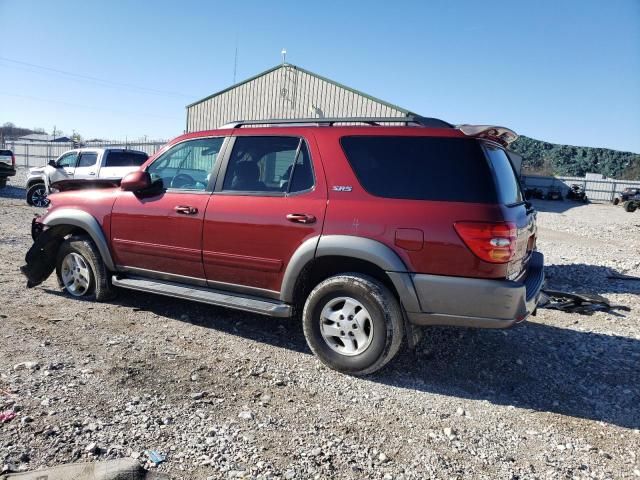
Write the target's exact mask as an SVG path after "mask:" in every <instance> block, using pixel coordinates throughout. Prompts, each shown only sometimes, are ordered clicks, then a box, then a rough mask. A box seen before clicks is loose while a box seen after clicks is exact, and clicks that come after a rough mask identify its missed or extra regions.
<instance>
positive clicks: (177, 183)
mask: <svg viewBox="0 0 640 480" xmlns="http://www.w3.org/2000/svg"><path fill="white" fill-rule="evenodd" d="M195 184H196V181H195V180H194V178H193V177H192V176H191V175H187V174H186V173H179V174H178V175H176V176H175V177H173V179H172V180H171V185H170V186H171V188H184V187H186V186H188V185H195Z"/></svg>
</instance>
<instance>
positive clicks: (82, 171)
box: [73, 150, 101, 180]
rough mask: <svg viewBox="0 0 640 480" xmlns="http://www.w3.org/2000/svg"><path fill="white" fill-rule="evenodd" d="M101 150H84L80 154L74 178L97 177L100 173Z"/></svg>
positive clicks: (86, 178) (87, 178)
mask: <svg viewBox="0 0 640 480" xmlns="http://www.w3.org/2000/svg"><path fill="white" fill-rule="evenodd" d="M100 155H101V152H100V151H98V150H83V151H81V152H80V154H79V155H78V163H77V165H76V170H75V173H74V174H73V178H74V179H81V180H89V179H91V180H92V179H95V178H96V177H97V175H98V160H99V158H100Z"/></svg>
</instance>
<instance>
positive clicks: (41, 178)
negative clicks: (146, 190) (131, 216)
mask: <svg viewBox="0 0 640 480" xmlns="http://www.w3.org/2000/svg"><path fill="white" fill-rule="evenodd" d="M147 158H149V156H148V155H147V154H146V153H144V152H140V151H138V150H126V149H122V148H78V149H75V150H69V151H68V152H65V153H63V154H62V155H61V156H60V157H58V159H56V160H51V161H50V162H49V163H48V164H47V165H45V166H44V167H37V168H30V169H29V176H28V177H27V203H28V204H29V205H33V206H35V207H46V206H47V205H48V204H49V200H48V198H47V196H48V195H49V193H50V192H51V188H52V186H53V188H55V184H56V183H58V182H62V181H65V180H80V181H83V180H85V181H87V183H92V181H95V180H113V181H118V180H121V179H122V177H124V176H125V175H126V174H127V173H129V172H133V171H135V170H137V169H138V168H139V167H140V165H142V164H143V163H144V162H145V161H146V160H147ZM74 183H75V182H74Z"/></svg>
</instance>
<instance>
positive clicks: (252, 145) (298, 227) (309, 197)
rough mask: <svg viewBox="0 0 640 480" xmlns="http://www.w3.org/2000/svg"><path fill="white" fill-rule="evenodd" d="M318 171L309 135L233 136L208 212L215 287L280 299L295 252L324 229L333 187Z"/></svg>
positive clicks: (207, 243)
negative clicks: (304, 137) (329, 191)
mask: <svg viewBox="0 0 640 480" xmlns="http://www.w3.org/2000/svg"><path fill="white" fill-rule="evenodd" d="M256 130H259V129H256ZM230 148H231V144H230ZM314 167H315V168H314ZM223 170H224V172H223ZM314 172H322V169H321V167H320V163H319V154H318V153H317V150H316V149H315V143H313V142H310V141H309V139H303V138H300V137H291V136H260V135H255V134H253V135H251V133H249V132H247V133H246V134H245V135H243V136H238V137H235V138H234V140H233V146H232V151H231V154H230V155H228V160H227V161H226V165H223V166H222V168H221V172H220V176H219V178H218V180H217V185H216V189H215V192H214V194H213V196H212V199H211V202H209V205H208V207H207V212H206V214H205V222H204V232H203V238H204V240H203V261H204V269H205V274H206V276H207V280H208V281H209V285H211V286H214V287H218V288H223V289H231V290H234V289H236V290H240V291H248V292H249V293H257V294H262V295H267V296H273V297H276V296H277V294H278V292H279V291H280V287H281V283H282V279H283V274H284V271H285V269H286V267H287V264H288V261H289V259H290V258H291V256H292V255H293V253H294V252H295V250H296V249H297V248H298V247H299V246H300V245H301V244H302V243H303V242H304V241H305V240H307V239H308V238H311V237H314V236H317V235H320V233H321V231H322V223H323V220H324V211H325V207H326V200H327V191H326V186H325V184H324V179H323V177H322V175H319V174H317V173H316V174H314ZM247 287H249V289H247Z"/></svg>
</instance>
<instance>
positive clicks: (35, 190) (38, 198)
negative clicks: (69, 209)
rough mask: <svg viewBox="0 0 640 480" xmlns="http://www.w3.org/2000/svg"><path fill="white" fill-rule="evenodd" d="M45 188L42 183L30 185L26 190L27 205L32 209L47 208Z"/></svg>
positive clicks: (47, 199) (47, 200)
mask: <svg viewBox="0 0 640 480" xmlns="http://www.w3.org/2000/svg"><path fill="white" fill-rule="evenodd" d="M47 197H48V195H47V186H46V185H45V184H44V183H36V184H34V185H31V186H30V187H29V189H28V190H27V203H28V204H29V205H31V206H32V207H42V208H44V207H48V206H49V198H47Z"/></svg>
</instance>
